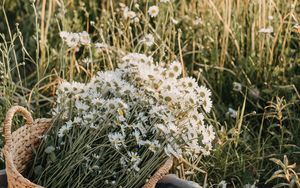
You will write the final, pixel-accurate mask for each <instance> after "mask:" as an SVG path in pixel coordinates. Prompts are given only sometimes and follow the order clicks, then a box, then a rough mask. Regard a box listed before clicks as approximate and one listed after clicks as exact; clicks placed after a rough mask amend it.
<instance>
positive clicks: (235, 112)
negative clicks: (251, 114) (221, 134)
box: [227, 107, 237, 118]
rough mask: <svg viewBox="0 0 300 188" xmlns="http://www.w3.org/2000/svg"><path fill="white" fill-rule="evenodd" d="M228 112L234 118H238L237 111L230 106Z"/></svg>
mask: <svg viewBox="0 0 300 188" xmlns="http://www.w3.org/2000/svg"><path fill="white" fill-rule="evenodd" d="M227 114H228V115H229V116H230V117H232V118H236V116H237V111H236V110H234V109H232V108H230V107H229V108H228V112H227Z"/></svg>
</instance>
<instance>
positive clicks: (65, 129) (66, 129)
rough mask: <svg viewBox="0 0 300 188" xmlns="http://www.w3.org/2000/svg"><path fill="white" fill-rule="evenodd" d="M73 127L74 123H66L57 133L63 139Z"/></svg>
mask: <svg viewBox="0 0 300 188" xmlns="http://www.w3.org/2000/svg"><path fill="white" fill-rule="evenodd" d="M72 127H73V125H72V121H68V122H66V124H65V125H63V126H62V127H61V128H60V129H59V131H58V133H57V135H58V137H63V136H65V134H67V133H68V132H69V131H70V129H71V128H72Z"/></svg>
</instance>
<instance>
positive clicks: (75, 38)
mask: <svg viewBox="0 0 300 188" xmlns="http://www.w3.org/2000/svg"><path fill="white" fill-rule="evenodd" d="M79 42H80V36H79V34H78V33H69V35H68V37H67V39H66V43H67V45H68V46H69V47H70V48H75V47H77V46H78V45H79Z"/></svg>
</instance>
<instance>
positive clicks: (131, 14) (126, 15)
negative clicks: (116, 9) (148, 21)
mask: <svg viewBox="0 0 300 188" xmlns="http://www.w3.org/2000/svg"><path fill="white" fill-rule="evenodd" d="M123 16H124V18H125V19H134V18H135V17H136V13H135V12H134V11H131V10H129V8H128V7H125V8H124V11H123Z"/></svg>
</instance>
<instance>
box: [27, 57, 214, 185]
mask: <svg viewBox="0 0 300 188" xmlns="http://www.w3.org/2000/svg"><path fill="white" fill-rule="evenodd" d="M122 62H123V63H122V64H120V65H119V68H117V69H116V70H114V71H105V72H99V73H98V74H97V76H95V77H93V78H92V80H91V81H90V82H89V83H87V84H82V83H77V82H71V83H70V82H63V83H62V84H61V85H60V86H59V88H58V91H57V105H56V107H55V109H54V110H53V116H54V119H53V125H52V127H51V128H50V130H49V132H48V134H46V135H45V136H44V137H43V142H42V144H41V146H40V147H39V149H38V151H37V152H36V158H35V160H34V162H33V165H34V169H33V170H32V171H31V172H29V175H30V177H31V179H33V180H34V181H35V182H36V183H38V184H40V185H43V186H45V187H141V186H142V185H144V184H145V183H146V181H147V179H149V178H150V177H151V175H152V174H153V173H154V172H155V171H156V170H157V169H158V168H159V167H160V166H161V165H162V164H163V163H164V162H165V161H166V160H167V159H168V158H169V157H175V158H177V159H179V158H186V157H189V158H191V157H192V158H197V157H199V156H200V155H209V154H210V151H211V149H212V140H213V139H214V137H215V133H214V131H213V128H212V126H211V125H207V124H206V121H205V116H204V113H209V112H210V110H211V108H212V101H211V99H210V95H211V93H210V91H209V90H208V89H207V88H206V87H204V86H198V84H197V82H196V80H195V79H193V78H190V77H185V78H181V77H180V75H181V72H182V67H181V64H180V63H179V62H177V61H174V62H172V63H171V64H170V67H167V68H166V67H162V66H159V65H156V64H154V62H153V59H152V57H147V56H145V55H143V54H135V53H132V54H128V55H126V56H125V57H123V58H122Z"/></svg>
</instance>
